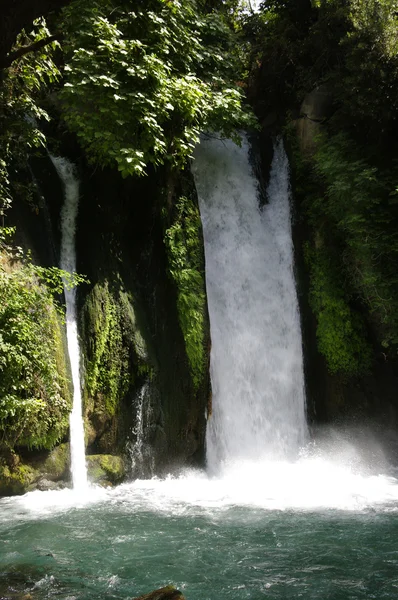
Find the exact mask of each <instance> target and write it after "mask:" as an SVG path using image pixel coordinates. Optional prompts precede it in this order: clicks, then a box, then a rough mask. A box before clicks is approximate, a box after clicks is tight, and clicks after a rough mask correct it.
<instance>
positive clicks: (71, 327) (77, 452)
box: [50, 156, 87, 491]
mask: <svg viewBox="0 0 398 600" xmlns="http://www.w3.org/2000/svg"><path fill="white" fill-rule="evenodd" d="M50 158H51V160H52V162H53V164H54V167H55V168H56V170H57V173H58V175H59V177H60V179H61V180H62V182H63V185H64V195H65V200H64V205H63V208H62V213H61V233H62V236H61V256H60V267H61V269H63V270H64V271H66V272H67V273H74V272H75V271H76V248H75V233H76V217H77V211H78V203H79V181H78V179H77V177H76V173H75V167H74V165H73V164H72V163H71V162H69V161H68V160H67V159H66V158H60V157H55V156H50ZM64 292H65V304H66V335H67V341H68V353H69V360H70V366H71V372H72V383H73V407H72V412H71V414H70V419H69V422H70V448H71V472H72V482H73V488H74V489H75V490H78V491H84V490H85V489H86V488H87V468H86V459H85V445H84V426H83V418H82V396H81V385H80V349H79V338H78V333H77V318H76V289H75V288H72V289H71V288H70V286H68V285H67V284H66V285H65V286H64Z"/></svg>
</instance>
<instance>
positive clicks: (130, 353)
mask: <svg viewBox="0 0 398 600" xmlns="http://www.w3.org/2000/svg"><path fill="white" fill-rule="evenodd" d="M86 173H87V172H86ZM81 190H82V201H81V204H80V214H79V224H78V233H77V257H78V270H79V272H81V273H84V274H86V275H87V276H88V278H89V280H90V282H91V283H90V286H84V287H83V286H81V288H80V290H79V303H80V315H81V320H80V333H81V339H82V346H83V348H82V349H83V357H84V366H85V377H84V381H85V390H84V401H85V416H86V422H87V427H86V432H87V438H88V441H89V446H88V452H89V453H90V454H120V453H123V452H124V451H125V446H126V440H127V441H128V442H129V445H130V447H132V448H136V449H138V453H140V448H141V447H142V446H145V448H146V451H148V449H150V451H148V452H147V454H148V455H150V464H148V463H147V464H146V465H145V464H143V462H144V463H145V459H144V461H140V468H139V471H137V472H134V469H133V472H132V473H131V475H132V476H147V475H150V474H153V473H160V472H162V471H164V470H168V469H170V468H172V467H173V466H174V465H182V464H187V463H188V464H192V463H195V462H196V463H197V462H198V461H200V460H201V458H202V454H203V447H204V435H205V417H204V415H205V407H206V404H207V401H208V397H209V387H210V382H209V374H208V370H207V364H204V368H203V373H202V374H201V378H199V379H200V381H199V383H198V382H197V381H195V380H194V378H193V375H192V372H191V367H190V362H189V357H188V354H187V348H186V343H185V340H184V332H183V329H182V326H181V319H180V317H181V315H180V314H179V311H178V289H177V286H176V283H175V281H173V278H172V276H171V273H170V271H171V269H170V263H169V255H168V251H167V246H166V244H165V235H166V231H167V229H168V228H169V227H170V225H172V224H173V223H174V222H175V221H174V220H175V219H177V218H178V215H177V214H176V211H175V205H176V203H177V202H178V200H179V199H180V198H181V197H183V196H184V197H188V196H189V197H192V201H193V202H197V200H196V196H195V194H194V188H193V185H192V181H191V176H190V173H189V171H188V172H187V173H186V174H185V175H184V177H183V179H180V178H178V179H176V178H175V177H174V178H172V177H170V176H169V175H167V173H165V172H163V173H162V172H158V173H156V174H155V173H152V174H149V176H148V177H146V178H141V179H126V180H122V179H121V178H120V176H119V175H118V174H117V173H115V172H113V171H111V170H109V171H107V170H104V171H102V172H95V173H93V174H91V172H90V173H87V176H85V175H84V177H83V181H82V187H81ZM179 231H180V230H179ZM181 231H182V235H184V232H183V224H182V225H181ZM198 236H201V232H200V231H198ZM199 242H200V243H201V239H200V240H199ZM201 256H202V258H201V261H202V265H203V273H202V276H203V288H204V258H203V247H202V248H201ZM204 311H205V312H204V314H203V315H202V316H203V331H202V333H203V336H202V338H203V342H202V343H203V355H204V357H205V358H204V361H206V362H207V358H206V357H207V356H208V350H209V323H208V317H207V308H206V306H205V308H204ZM197 379H198V378H197Z"/></svg>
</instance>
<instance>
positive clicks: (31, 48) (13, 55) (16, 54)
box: [0, 35, 61, 69]
mask: <svg viewBox="0 0 398 600" xmlns="http://www.w3.org/2000/svg"><path fill="white" fill-rule="evenodd" d="M60 39H61V35H49V36H48V37H46V38H43V39H42V40H38V41H37V42H33V44H29V45H28V46H22V47H21V48H18V49H17V50H14V51H13V52H10V53H9V54H8V55H7V56H6V57H5V58H4V59H3V61H2V62H1V63H0V69H6V68H7V67H9V66H11V64H12V63H13V62H14V60H16V59H17V58H21V56H24V55H25V54H29V53H30V52H35V51H36V50H40V48H44V47H45V46H48V44H51V43H52V42H55V41H57V40H60Z"/></svg>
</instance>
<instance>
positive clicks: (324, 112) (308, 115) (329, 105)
mask: <svg viewBox="0 0 398 600" xmlns="http://www.w3.org/2000/svg"><path fill="white" fill-rule="evenodd" d="M332 113H333V97H332V95H331V93H330V91H329V90H328V88H327V86H325V85H320V86H318V87H316V88H315V89H314V90H312V91H311V92H310V93H309V94H307V95H306V96H305V98H304V100H303V102H302V104H301V107H300V117H299V118H298V119H296V128H297V135H298V139H299V143H300V148H301V150H302V152H304V153H305V154H311V153H312V152H314V150H315V148H316V137H317V136H318V135H319V134H320V133H321V131H322V124H323V123H324V122H325V121H326V120H327V119H328V118H329V117H330V116H331V114H332Z"/></svg>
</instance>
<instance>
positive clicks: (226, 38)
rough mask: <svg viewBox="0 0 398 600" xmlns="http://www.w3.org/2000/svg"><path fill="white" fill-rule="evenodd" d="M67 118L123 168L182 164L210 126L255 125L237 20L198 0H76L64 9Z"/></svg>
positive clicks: (91, 151)
mask: <svg viewBox="0 0 398 600" xmlns="http://www.w3.org/2000/svg"><path fill="white" fill-rule="evenodd" d="M64 28H65V37H66V40H67V41H66V43H65V63H66V64H65V84H64V87H63V90H62V94H61V96H62V100H63V106H64V112H63V115H64V118H65V120H66V122H67V124H68V126H69V127H70V128H71V129H72V130H74V131H75V132H76V133H77V135H78V137H79V139H80V141H81V143H82V145H83V147H84V148H85V149H86V151H87V153H88V156H89V158H90V159H91V161H92V162H96V163H99V164H100V165H111V166H112V165H114V164H117V167H118V169H119V171H120V172H121V173H122V175H123V176H128V175H142V174H144V172H145V168H146V166H147V165H148V163H152V164H154V165H159V164H163V163H165V162H166V161H167V162H170V163H171V164H172V165H175V166H180V167H181V166H183V165H184V164H185V162H186V159H187V158H188V157H189V156H191V154H192V150H193V148H194V146H195V144H196V142H197V141H198V138H199V134H200V132H201V131H203V130H204V129H207V128H209V129H215V130H217V131H220V132H222V133H223V134H225V135H228V136H234V135H235V136H236V134H235V129H236V128H238V127H243V126H252V125H253V123H254V120H253V117H252V116H251V114H250V112H249V111H248V110H245V109H244V108H242V91H241V90H240V89H239V87H238V86H237V85H235V84H233V83H231V82H232V81H233V78H234V75H235V73H236V64H234V62H233V60H232V59H231V58H230V57H229V50H230V49H231V47H232V38H231V33H230V30H229V29H228V28H227V26H226V25H225V24H224V23H223V21H222V20H221V18H220V17H219V15H218V14H217V13H214V12H210V13H207V14H200V12H199V10H198V7H197V6H196V3H195V2H194V0H187V1H184V2H183V3H182V2H181V3H180V2H178V0H149V1H146V2H139V1H137V2H131V1H125V2H118V3H116V2H113V1H112V0H97V1H91V2H87V0H76V1H75V2H73V3H72V4H71V5H70V6H69V7H68V8H67V9H66V10H65V13H64Z"/></svg>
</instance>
